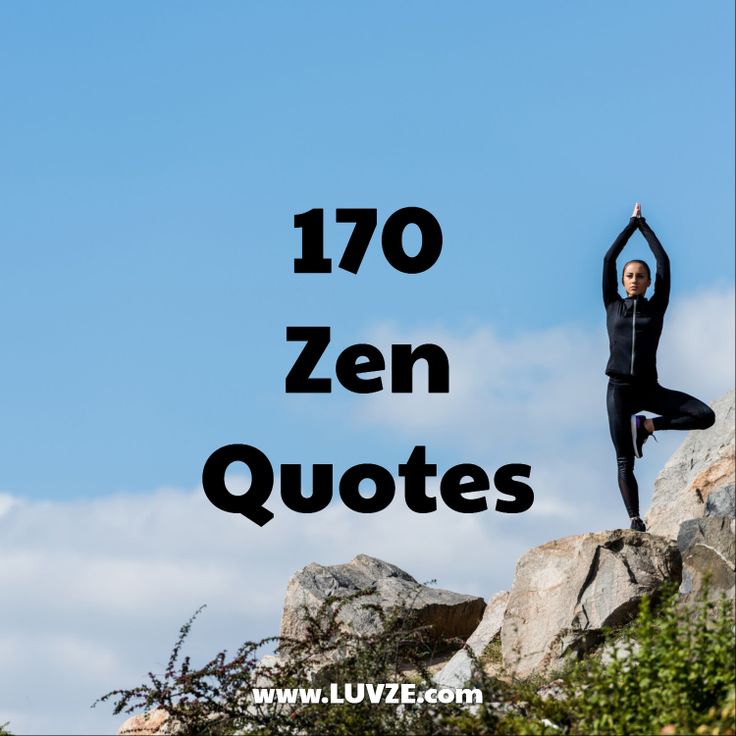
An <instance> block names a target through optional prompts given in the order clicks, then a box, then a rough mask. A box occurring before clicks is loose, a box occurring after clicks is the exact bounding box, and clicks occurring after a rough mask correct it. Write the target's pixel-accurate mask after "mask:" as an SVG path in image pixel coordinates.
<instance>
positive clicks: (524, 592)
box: [501, 529, 681, 677]
mask: <svg viewBox="0 0 736 736" xmlns="http://www.w3.org/2000/svg"><path fill="white" fill-rule="evenodd" d="M680 576H681V562H680V554H679V552H678V549H677V545H676V544H675V543H674V542H672V541H671V540H669V539H665V538H663V537H656V536H654V535H651V534H642V533H640V532H634V531H629V530H621V529H618V530H615V531H604V532H595V533H589V534H582V535H579V536H573V537H565V538H564V539H557V540H553V541H551V542H548V543H547V544H543V545H542V546H541V547H535V548H534V549H531V550H529V551H528V552H527V553H526V554H524V555H523V556H522V557H521V558H520V559H519V561H518V563H517V565H516V573H515V575H514V582H513V585H512V588H511V594H510V595H509V600H508V604H507V606H506V612H505V614H504V619H503V625H502V627H501V646H502V653H503V664H504V669H505V671H506V672H508V673H510V674H512V675H515V676H517V677H527V676H529V675H532V674H535V673H545V674H548V673H552V672H555V671H557V670H559V669H560V668H561V667H562V665H563V664H564V662H565V660H566V658H568V657H569V656H581V655H582V654H583V653H584V652H586V651H587V650H588V649H590V648H592V647H593V646H596V645H597V644H598V643H600V641H601V638H602V632H601V629H602V628H603V627H606V626H617V625H621V624H624V623H626V622H628V621H630V620H631V619H632V618H634V617H635V615H636V613H637V611H638V606H639V601H640V599H641V598H642V596H644V595H647V594H652V593H654V592H655V591H657V589H658V588H659V587H660V586H661V585H662V584H663V583H664V582H666V581H670V580H674V581H677V582H680Z"/></svg>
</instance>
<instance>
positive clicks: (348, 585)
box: [280, 555, 485, 639]
mask: <svg viewBox="0 0 736 736" xmlns="http://www.w3.org/2000/svg"><path fill="white" fill-rule="evenodd" d="M366 589H371V590H372V591H373V593H371V594H370V595H367V596H361V597H360V598H357V599H355V600H353V601H350V602H349V603H347V604H346V605H345V606H344V607H343V608H342V610H341V612H340V614H339V617H338V618H339V620H340V621H341V622H342V624H343V625H344V626H345V627H346V628H347V629H348V630H350V631H353V632H354V633H356V634H358V635H367V634H373V633H375V632H376V631H377V630H378V629H379V627H380V619H379V617H378V616H377V614H376V612H375V611H373V610H371V609H370V608H367V607H366V604H378V605H379V606H380V607H381V608H383V609H384V610H390V609H395V608H397V607H402V606H407V607H408V608H410V609H412V610H414V611H415V612H416V613H417V615H418V618H419V622H420V624H421V625H427V626H430V627H431V631H432V634H433V636H435V637H436V638H438V639H439V638H446V637H458V638H461V639H466V638H467V637H468V636H469V635H470V634H471V633H472V632H473V631H474V630H475V628H476V626H477V625H478V623H479V622H480V620H481V617H482V616H483V611H484V609H485V601H484V600H483V599H482V598H479V597H478V596H473V595H462V594H460V593H452V592H450V591H449V590H441V589H439V588H429V587H427V586H426V585H421V584H420V583H418V582H417V581H416V580H415V579H414V578H413V577H412V576H411V575H409V574H408V573H406V572H404V571H403V570H402V569H401V568H399V567H396V565H391V564H389V563H388V562H383V560H378V559H376V558H374V557H369V556H368V555H358V556H357V557H356V558H355V559H353V560H351V561H350V562H348V563H345V564H343V565H330V566H324V565H318V564H316V563H314V562H313V563H311V564H309V565H307V566H306V567H304V568H302V569H301V570H299V571H298V572H296V573H294V575H292V577H291V579H290V580H289V584H288V586H287V589H286V601H285V603H284V612H283V615H282V617H281V631H280V635H281V636H282V637H290V638H294V639H299V638H301V634H302V633H303V631H304V612H305V607H306V610H308V611H310V612H311V613H314V612H315V611H317V610H318V609H319V607H320V605H321V604H322V603H323V602H324V601H325V599H327V598H328V597H330V596H346V595H350V594H351V593H357V592H358V591H361V590H366Z"/></svg>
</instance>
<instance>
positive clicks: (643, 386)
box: [607, 378, 716, 517]
mask: <svg viewBox="0 0 736 736" xmlns="http://www.w3.org/2000/svg"><path fill="white" fill-rule="evenodd" d="M607 407H608V425H609V427H610V429H611V439H612V440H613V446H614V447H615V448H616V463H617V464H618V487H619V489H620V490H621V496H622V497H623V499H624V504H625V505H626V510H627V511H628V512H629V516H630V517H633V516H639V486H638V485H637V482H636V478H635V477H634V442H633V439H632V436H631V416H632V415H633V414H638V413H639V412H640V411H649V412H652V413H654V414H659V415H660V416H657V417H655V418H654V419H653V420H652V421H653V422H654V429H655V430H658V429H707V428H708V427H710V426H711V425H712V424H713V422H715V420H716V415H715V414H714V413H713V410H712V409H711V408H710V407H709V406H708V405H707V404H704V403H703V402H702V401H700V399H696V398H695V397H693V396H690V395H689V394H686V393H683V392H682V391H673V390H672V389H669V388H663V387H662V386H660V385H659V384H658V383H657V382H656V381H654V382H651V381H648V382H646V383H637V382H634V383H627V382H625V381H621V380H618V379H615V378H611V379H610V380H609V382H608V396H607Z"/></svg>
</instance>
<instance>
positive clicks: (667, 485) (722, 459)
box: [646, 390, 736, 539]
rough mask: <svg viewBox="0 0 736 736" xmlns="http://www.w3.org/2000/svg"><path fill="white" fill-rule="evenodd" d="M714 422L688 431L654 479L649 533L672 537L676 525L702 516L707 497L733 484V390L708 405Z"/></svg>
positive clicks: (647, 523)
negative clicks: (713, 414) (699, 428)
mask: <svg viewBox="0 0 736 736" xmlns="http://www.w3.org/2000/svg"><path fill="white" fill-rule="evenodd" d="M712 408H713V411H714V412H715V414H716V422H715V424H714V425H713V426H712V427H710V428H709V429H705V430H699V431H692V432H690V433H688V435H687V437H686V438H685V440H684V442H683V443H682V444H681V445H680V447H678V448H677V450H676V451H675V452H674V453H673V455H672V457H671V458H670V459H669V460H668V461H667V463H666V464H665V466H664V468H662V470H661V471H660V473H659V475H658V476H657V479H656V480H655V482H654V493H653V494H652V505H651V507H650V508H649V511H648V513H647V515H646V525H647V529H648V530H649V532H651V533H652V534H658V535H661V536H664V537H669V538H670V539H676V538H677V533H678V530H679V528H680V524H682V522H683V521H686V520H687V519H695V518H700V517H702V516H703V514H704V511H705V505H706V503H707V500H708V498H709V497H710V496H711V495H712V494H715V493H716V492H717V491H719V490H720V489H722V488H724V487H726V486H728V485H731V484H733V479H734V472H735V468H736V464H735V463H734V454H735V453H734V391H733V390H731V391H729V392H728V393H727V394H725V395H724V396H722V397H721V398H720V399H718V401H716V402H715V403H714V404H713V405H712Z"/></svg>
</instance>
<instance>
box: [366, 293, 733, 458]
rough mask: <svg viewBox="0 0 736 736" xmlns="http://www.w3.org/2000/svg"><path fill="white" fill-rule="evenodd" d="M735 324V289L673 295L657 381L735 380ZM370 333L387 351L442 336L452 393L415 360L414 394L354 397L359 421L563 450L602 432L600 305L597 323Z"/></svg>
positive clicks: (707, 386)
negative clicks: (431, 382)
mask: <svg viewBox="0 0 736 736" xmlns="http://www.w3.org/2000/svg"><path fill="white" fill-rule="evenodd" d="M735 334H736V330H735V329H734V291H733V289H731V290H709V291H703V292H701V293H698V294H694V295H692V296H689V297H686V298H684V299H681V300H679V301H675V302H673V303H672V305H671V306H670V309H669V312H668V314H667V318H666V322H665V328H664V332H663V337H662V341H661V345H660V350H659V360H658V365H659V374H660V380H661V382H662V384H663V385H665V386H668V387H674V388H678V389H679V390H683V391H685V392H686V393H691V394H694V395H697V396H699V397H702V398H703V400H705V401H707V402H710V401H713V400H714V399H716V398H718V396H720V395H721V394H723V393H724V392H725V391H726V390H728V389H729V388H731V387H732V385H733V382H734V354H735V353H734V335H735ZM367 341H368V342H372V343H374V344H376V345H378V346H379V348H381V350H382V352H384V354H386V355H389V354H390V351H389V350H388V346H389V345H390V344H395V343H411V344H413V345H417V344H420V343H424V342H434V343H436V344H438V345H440V346H442V348H443V349H444V350H445V352H446V353H447V355H448V359H449V363H450V393H449V394H444V395H443V394H427V393H426V370H424V365H423V363H420V364H419V366H421V370H419V368H418V369H417V385H416V387H415V392H414V393H413V394H391V393H387V392H384V393H378V394H375V395H372V396H370V397H361V398H362V399H366V398H368V400H362V401H360V402H354V405H355V407H357V408H356V411H355V416H356V420H357V421H359V422H364V423H367V424H370V425H377V426H381V427H384V428H386V429H388V430H391V431H394V432H396V433H397V435H399V436H414V435H416V433H417V430H421V431H422V433H423V434H425V435H430V436H432V437H434V438H437V439H438V440H443V441H445V442H450V443H452V444H453V445H454V446H456V447H465V448H473V449H479V450H482V449H483V448H488V447H496V448H499V447H500V448H506V447H524V448H526V449H527V451H530V450H534V451H537V450H539V451H542V452H544V454H547V455H550V454H553V453H554V454H559V453H563V454H564V448H565V447H566V446H567V445H568V444H569V442H570V440H571V438H572V437H574V436H575V435H579V434H580V433H581V432H582V433H586V432H596V428H598V427H600V426H603V427H604V430H605V432H607V429H606V421H607V420H606V416H605V398H604V397H605V385H606V380H607V379H606V378H605V376H604V375H603V371H604V368H605V363H606V360H607V357H608V342H607V338H606V335H605V324H604V321H603V315H602V313H601V324H600V327H599V328H596V329H595V330H585V329H583V328H580V327H573V326H560V327H554V328H551V329H547V330H541V331H538V332H533V333H525V334H521V335H518V336H514V337H510V338H502V337H500V336H499V335H498V334H497V333H496V332H495V331H494V330H493V329H492V328H491V327H484V328H481V329H478V330H476V331H475V332H473V333H471V334H469V335H465V336H462V337H459V336H457V335H455V334H453V333H451V332H449V331H448V330H445V329H441V328H433V329H425V330H416V331H412V332H406V331H403V330H401V329H400V328H398V327H396V326H392V325H386V324H384V325H379V326H377V327H376V328H374V330H372V332H371V333H370V335H369V336H368V338H367ZM598 441H599V438H598V436H597V435H596V444H597V443H598ZM578 443H579V438H575V444H576V445H578Z"/></svg>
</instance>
